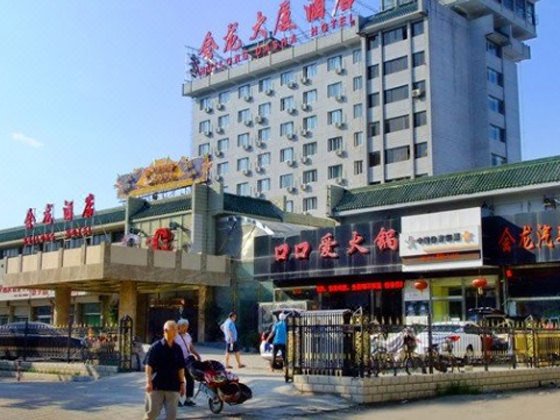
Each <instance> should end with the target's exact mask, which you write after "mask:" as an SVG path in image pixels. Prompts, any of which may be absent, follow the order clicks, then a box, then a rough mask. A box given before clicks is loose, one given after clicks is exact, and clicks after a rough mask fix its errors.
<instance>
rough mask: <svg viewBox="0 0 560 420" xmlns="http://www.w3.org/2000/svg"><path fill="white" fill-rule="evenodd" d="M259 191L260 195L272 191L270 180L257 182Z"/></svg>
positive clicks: (265, 179)
mask: <svg viewBox="0 0 560 420" xmlns="http://www.w3.org/2000/svg"><path fill="white" fill-rule="evenodd" d="M257 191H258V192H260V193H262V192H267V191H270V178H264V179H259V180H258V181H257Z"/></svg>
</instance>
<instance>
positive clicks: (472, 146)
mask: <svg viewBox="0 0 560 420" xmlns="http://www.w3.org/2000/svg"><path fill="white" fill-rule="evenodd" d="M536 1H537V0H382V2H381V4H380V6H381V8H382V10H381V11H380V12H378V13H376V14H374V15H372V16H369V17H358V16H356V15H348V16H340V17H336V16H335V17H334V18H332V20H331V17H330V16H329V17H328V18H327V17H325V18H324V21H323V23H322V24H321V23H320V22H319V24H318V25H319V26H318V27H312V28H311V30H310V39H309V40H308V41H307V42H302V43H297V44H296V43H290V42H281V41H280V40H275V39H273V38H271V37H268V38H266V39H262V40H261V41H260V42H256V43H255V44H251V45H246V46H245V47H244V50H245V53H244V56H245V58H247V57H248V59H247V60H245V61H243V59H240V60H239V61H240V63H238V64H236V65H235V64H234V65H232V66H224V67H223V68H221V69H220V68H218V66H215V67H211V68H209V69H210V70H209V71H207V72H206V73H204V72H198V73H196V74H195V76H196V77H195V78H193V79H192V81H189V82H186V83H185V84H184V86H183V94H184V96H189V97H191V98H193V99H194V105H193V133H192V138H193V148H194V150H193V154H195V155H202V154H207V153H208V154H210V155H212V157H213V160H214V168H213V172H214V179H215V181H216V182H222V183H223V184H224V188H225V189H226V190H227V191H228V192H232V193H237V194H240V195H253V196H260V197H266V198H268V199H274V198H277V197H285V200H286V201H285V203H286V210H288V211H294V212H309V213H311V214H315V215H318V216H323V215H324V214H325V209H326V201H327V188H326V185H328V184H339V185H342V186H344V187H351V188H354V187H360V186H364V185H368V184H377V183H384V182H391V181H396V180H402V179H413V178H416V177H420V176H430V175H438V174H443V173H449V172H456V171H462V170H469V169H473V168H480V167H488V166H492V165H500V164H503V163H506V162H516V161H519V160H521V141H520V129H519V105H518V78H517V63H518V62H520V61H522V60H525V59H528V58H529V57H530V50H529V47H528V46H527V45H525V44H524V43H523V41H526V40H528V39H531V38H534V37H535V36H536V26H535V2H536ZM346 3H352V2H346ZM337 4H338V2H337ZM308 16H309V15H308ZM327 19H328V20H327ZM336 19H338V20H336ZM335 20H336V22H335ZM332 22H335V23H332ZM325 24H326V26H325ZM317 28H319V29H317ZM334 28H336V30H335V29H334ZM322 32H325V34H322ZM263 52H264V53H263ZM236 61H237V60H236ZM207 69H208V67H207Z"/></svg>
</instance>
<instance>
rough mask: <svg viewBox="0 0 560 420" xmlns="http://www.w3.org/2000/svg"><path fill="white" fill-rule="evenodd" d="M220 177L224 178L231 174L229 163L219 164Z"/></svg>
mask: <svg viewBox="0 0 560 420" xmlns="http://www.w3.org/2000/svg"><path fill="white" fill-rule="evenodd" d="M217 171H218V175H221V176H224V175H225V174H227V173H228V172H229V162H224V163H218V169H217Z"/></svg>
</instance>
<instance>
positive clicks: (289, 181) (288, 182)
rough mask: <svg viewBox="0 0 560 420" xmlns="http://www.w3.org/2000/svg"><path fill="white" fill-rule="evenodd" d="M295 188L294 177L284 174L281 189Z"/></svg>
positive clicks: (281, 179) (281, 177)
mask: <svg viewBox="0 0 560 420" xmlns="http://www.w3.org/2000/svg"><path fill="white" fill-rule="evenodd" d="M293 186H294V175H293V174H284V175H280V188H287V187H293Z"/></svg>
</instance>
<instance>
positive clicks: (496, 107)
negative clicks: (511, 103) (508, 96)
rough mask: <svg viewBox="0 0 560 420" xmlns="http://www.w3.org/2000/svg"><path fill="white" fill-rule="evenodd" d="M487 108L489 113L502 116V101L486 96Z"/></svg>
mask: <svg viewBox="0 0 560 420" xmlns="http://www.w3.org/2000/svg"><path fill="white" fill-rule="evenodd" d="M488 108H489V109H490V111H494V112H498V113H500V114H504V101H502V100H501V99H498V98H495V97H494V96H488Z"/></svg>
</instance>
